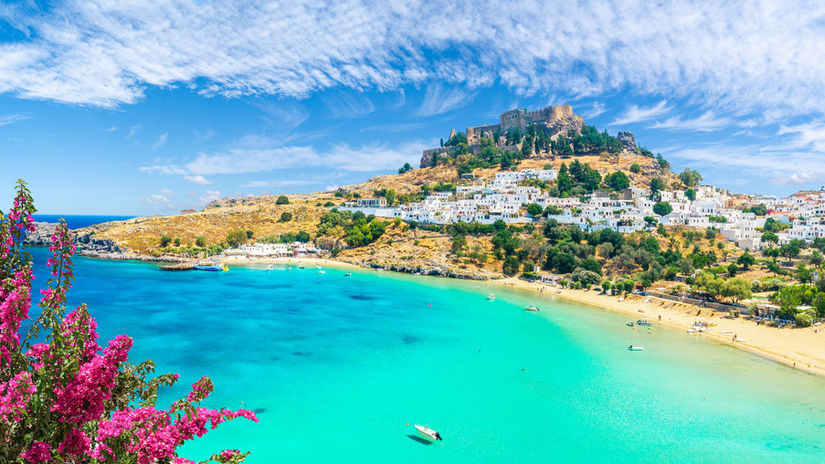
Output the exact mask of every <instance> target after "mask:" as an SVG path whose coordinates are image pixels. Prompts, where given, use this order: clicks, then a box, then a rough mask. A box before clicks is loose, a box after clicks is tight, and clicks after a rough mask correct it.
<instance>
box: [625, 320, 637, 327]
mask: <svg viewBox="0 0 825 464" xmlns="http://www.w3.org/2000/svg"><path fill="white" fill-rule="evenodd" d="M625 325H626V326H628V327H633V326H634V325H636V323H635V322H633V321H627V322H625Z"/></svg>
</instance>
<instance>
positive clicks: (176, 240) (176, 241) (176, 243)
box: [175, 237, 180, 247]
mask: <svg viewBox="0 0 825 464" xmlns="http://www.w3.org/2000/svg"><path fill="white" fill-rule="evenodd" d="M175 246H176V247H179V246H180V238H177V237H175Z"/></svg>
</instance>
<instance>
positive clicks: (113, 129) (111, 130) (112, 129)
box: [106, 126, 117, 132]
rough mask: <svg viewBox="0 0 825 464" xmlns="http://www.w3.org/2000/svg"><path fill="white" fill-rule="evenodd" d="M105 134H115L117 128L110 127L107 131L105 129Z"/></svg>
mask: <svg viewBox="0 0 825 464" xmlns="http://www.w3.org/2000/svg"><path fill="white" fill-rule="evenodd" d="M106 132H117V126H112V127H110V128H108V129H106Z"/></svg>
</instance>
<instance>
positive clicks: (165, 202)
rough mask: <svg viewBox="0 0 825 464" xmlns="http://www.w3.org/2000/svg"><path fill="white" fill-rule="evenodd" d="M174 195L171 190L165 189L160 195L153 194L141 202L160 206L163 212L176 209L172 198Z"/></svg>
mask: <svg viewBox="0 0 825 464" xmlns="http://www.w3.org/2000/svg"><path fill="white" fill-rule="evenodd" d="M172 195H173V193H172V191H171V190H168V189H164V190H161V191H160V192H158V193H153V194H151V195H149V196H148V197H145V198H141V199H140V202H141V203H143V204H144V205H149V206H156V207H157V206H159V207H160V208H161V209H163V210H171V209H174V207H175V205H174V203H172V200H171V199H170V197H171V196H172Z"/></svg>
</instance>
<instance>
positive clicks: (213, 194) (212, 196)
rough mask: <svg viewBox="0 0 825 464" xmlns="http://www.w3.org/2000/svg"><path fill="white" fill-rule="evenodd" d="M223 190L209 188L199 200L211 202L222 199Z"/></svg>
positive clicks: (203, 202)
mask: <svg viewBox="0 0 825 464" xmlns="http://www.w3.org/2000/svg"><path fill="white" fill-rule="evenodd" d="M220 198H221V192H220V190H207V191H206V193H205V194H203V195H202V196H200V197H198V200H199V201H200V202H201V203H202V204H206V203H209V202H210V201H215V200H220Z"/></svg>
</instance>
